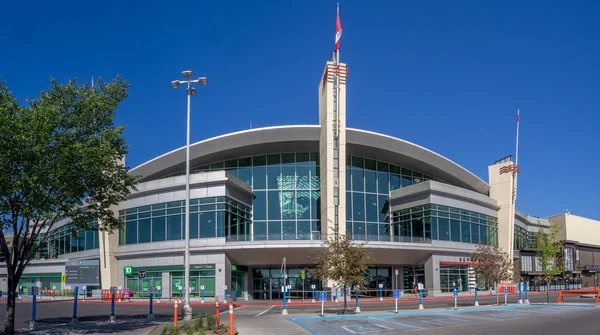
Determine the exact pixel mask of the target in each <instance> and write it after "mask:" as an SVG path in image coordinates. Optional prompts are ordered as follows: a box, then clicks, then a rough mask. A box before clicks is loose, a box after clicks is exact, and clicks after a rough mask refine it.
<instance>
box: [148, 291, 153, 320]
mask: <svg viewBox="0 0 600 335" xmlns="http://www.w3.org/2000/svg"><path fill="white" fill-rule="evenodd" d="M152 296H153V294H152V293H150V312H148V318H147V319H148V321H154V313H152Z"/></svg>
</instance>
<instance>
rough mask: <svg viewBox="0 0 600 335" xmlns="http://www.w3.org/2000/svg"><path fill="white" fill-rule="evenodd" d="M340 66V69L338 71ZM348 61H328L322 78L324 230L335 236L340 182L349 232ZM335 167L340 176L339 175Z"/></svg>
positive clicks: (342, 222) (341, 215)
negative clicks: (337, 74) (335, 114)
mask: <svg viewBox="0 0 600 335" xmlns="http://www.w3.org/2000/svg"><path fill="white" fill-rule="evenodd" d="M338 69H339V72H337V71H338ZM336 73H339V96H338V101H337V111H338V121H337V123H336V122H335V121H334V108H336V104H335V100H334V94H335V91H336V90H335V84H336ZM346 73H347V71H346V64H343V63H342V64H340V65H339V66H338V65H336V64H335V63H333V62H327V64H326V65H325V70H324V71H323V75H322V76H321V79H320V81H319V89H318V94H319V125H320V126H321V137H320V140H319V151H320V166H321V170H320V171H321V232H322V233H323V234H324V236H333V234H334V231H335V228H334V227H335V211H334V209H335V202H334V190H335V186H336V185H337V186H338V190H339V193H338V201H339V202H338V204H339V205H338V222H339V233H340V235H342V234H345V233H346ZM336 128H337V129H338V131H337V132H338V134H339V141H338V157H339V162H338V161H335V160H334V129H336ZM336 169H338V171H339V178H336V173H335V172H336Z"/></svg>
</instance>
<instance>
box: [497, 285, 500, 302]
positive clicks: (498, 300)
mask: <svg viewBox="0 0 600 335" xmlns="http://www.w3.org/2000/svg"><path fill="white" fill-rule="evenodd" d="M496 306H500V296H499V295H498V282H496Z"/></svg>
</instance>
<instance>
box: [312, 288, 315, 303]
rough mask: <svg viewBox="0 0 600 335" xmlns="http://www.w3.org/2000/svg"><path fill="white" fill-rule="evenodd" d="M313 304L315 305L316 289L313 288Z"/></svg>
mask: <svg viewBox="0 0 600 335" xmlns="http://www.w3.org/2000/svg"><path fill="white" fill-rule="evenodd" d="M312 302H313V304H314V303H315V288H314V287H313V288H312Z"/></svg>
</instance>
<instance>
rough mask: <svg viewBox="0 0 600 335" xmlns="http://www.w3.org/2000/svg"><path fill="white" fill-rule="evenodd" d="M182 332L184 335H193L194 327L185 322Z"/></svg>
mask: <svg viewBox="0 0 600 335" xmlns="http://www.w3.org/2000/svg"><path fill="white" fill-rule="evenodd" d="M183 332H184V333H185V334H186V335H194V327H193V326H192V323H191V322H187V323H186V324H184V325H183Z"/></svg>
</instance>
